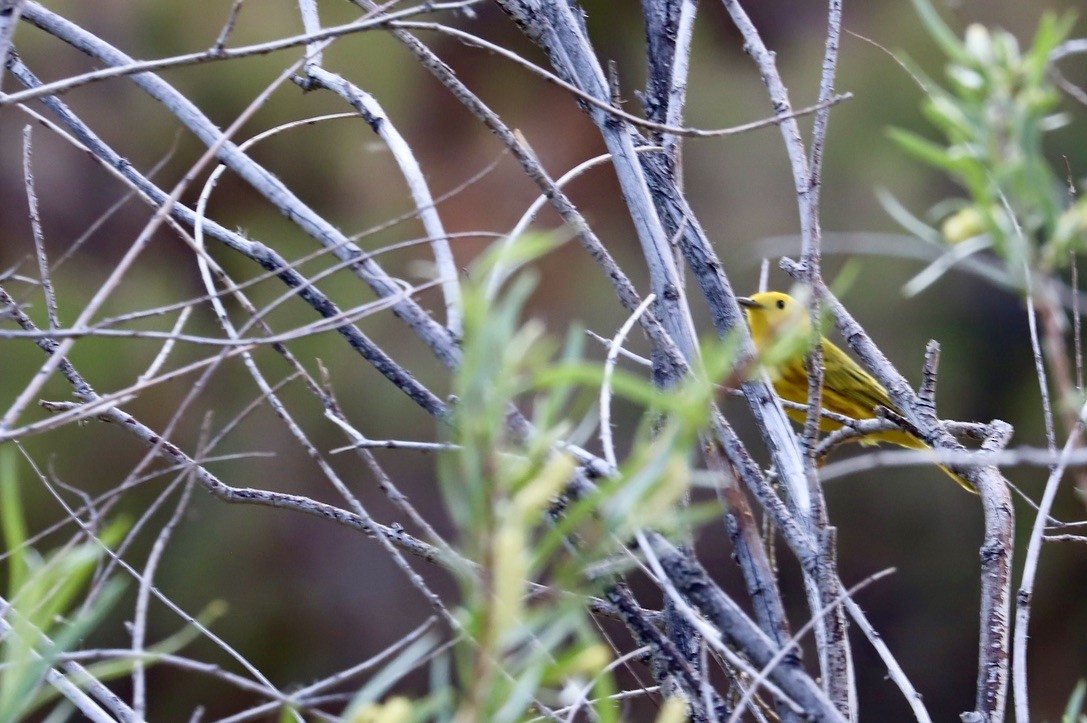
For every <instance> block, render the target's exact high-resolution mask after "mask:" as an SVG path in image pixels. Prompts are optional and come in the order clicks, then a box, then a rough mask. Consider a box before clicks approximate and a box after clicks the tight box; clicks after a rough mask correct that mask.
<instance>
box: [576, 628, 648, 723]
mask: <svg viewBox="0 0 1087 723" xmlns="http://www.w3.org/2000/svg"><path fill="white" fill-rule="evenodd" d="M648 652H649V646H647V645H643V646H642V647H640V648H635V649H634V650H631V651H630V652H628V653H624V654H623V655H621V656H619V657H618V658H615V659H614V660H612V661H611V662H609V663H608V664H607V665H605V666H604V667H603V668H601V669H600V670H599V671H595V674H594V675H593V678H592V680H590V681H589V682H588V683H586V684H585V685H584V686H582V687H581V689H580V690H578V691H577V693H576V694H575V695H574V702H573V703H570V704H569V705H568V706H567V707H566V708H564V709H560V710H557V711H555V713H557V714H560V715H562V714H565V715H566V719H565V722H564V723H574V720H575V716H577V712H578V710H580V709H581V707H582V706H583V705H585V704H586V703H590V702H591V701H590V700H589V693H591V692H592V690H593V688H594V687H596V684H597V683H598V682H599V681H600V679H601V678H602V677H603V676H605V675H607V674H608V673H610V672H612V671H613V670H615V669H616V668H618V667H619V666H621V665H622V666H625V665H626V664H627V663H628V662H629V661H631V660H636V659H637V658H640V657H641V656H643V655H646V654H647V653H648Z"/></svg>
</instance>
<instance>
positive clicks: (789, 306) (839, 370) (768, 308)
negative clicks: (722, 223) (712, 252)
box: [737, 291, 975, 492]
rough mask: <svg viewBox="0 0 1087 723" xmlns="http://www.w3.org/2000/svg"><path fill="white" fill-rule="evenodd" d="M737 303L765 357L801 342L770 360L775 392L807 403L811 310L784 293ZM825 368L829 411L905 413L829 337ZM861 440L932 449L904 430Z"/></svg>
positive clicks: (826, 426) (831, 425) (824, 424)
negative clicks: (778, 345) (782, 342)
mask: <svg viewBox="0 0 1087 723" xmlns="http://www.w3.org/2000/svg"><path fill="white" fill-rule="evenodd" d="M737 301H739V302H740V305H741V306H743V307H744V309H745V310H746V312H747V323H748V325H749V326H750V327H751V338H752V340H753V341H754V342H755V348H756V349H758V350H759V352H760V353H765V352H770V354H769V355H770V356H771V357H772V356H773V351H774V343H775V342H776V341H778V340H785V341H788V340H789V339H790V338H791V339H793V340H800V341H801V344H799V345H793V346H791V347H789V348H788V349H787V350H786V351H785V353H784V357H783V358H782V359H780V360H776V361H775V360H773V359H770V375H771V381H772V382H773V384H774V391H776V392H777V393H778V395H779V396H780V397H781V398H782V399H785V400H788V401H790V402H796V403H798V404H807V402H808V370H807V368H806V367H805V365H804V358H805V356H806V355H807V339H808V338H809V330H810V329H811V323H810V321H809V319H808V310H807V308H806V307H805V306H804V305H803V304H799V303H797V301H796V300H795V299H794V298H793V297H791V296H789V295H788V294H783V293H781V292H779V291H768V292H766V293H761V294H755V295H754V296H752V297H750V298H746V297H742V298H738V299H737ZM823 368H824V370H825V371H824V372H823V409H826V410H827V411H830V412H834V413H836V414H841V415H844V416H847V417H852V418H853V419H874V418H875V416H876V412H875V410H876V407H886V408H887V409H890V410H891V411H894V412H898V413H899V414H901V412H899V410H898V408H897V407H895V405H894V403H892V402H891V398H890V396H889V395H888V394H887V390H886V389H884V388H883V385H881V384H880V383H879V382H877V381H876V380H875V379H873V378H872V376H871V375H870V374H869V373H868V372H866V371H864V370H863V369H861V367H860V365H859V364H857V362H855V361H853V359H852V358H850V357H849V356H848V355H847V354H846V353H845V352H844V351H842V350H841V349H839V348H838V347H836V346H834V344H832V343H831V342H830V341H829V340H828V339H827V338H826V337H823ZM785 413H786V414H788V415H789V416H790V417H792V418H793V419H794V420H796V421H798V422H804V421H805V413H804V412H802V411H800V410H797V409H786V410H785ZM841 426H842V425H841V424H840V423H839V422H836V421H834V420H832V419H827V418H825V417H824V418H823V419H822V420H820V422H819V428H820V429H822V430H823V431H824V432H833V431H834V430H836V429H840V428H841ZM859 441H860V443H861V444H877V443H879V442H889V443H890V444H897V445H899V446H900V447H909V448H911V449H928V448H929V447H928V445H927V444H925V443H924V442H923V441H922V440H920V439H918V438H917V437H915V436H914V435H912V434H910V433H909V432H906V431H905V430H899V429H896V430H892V431H887V432H878V433H876V434H870V435H866V436H865V437H862V438H861V439H860V440H859ZM941 469H943V470H944V471H945V472H947V473H948V475H950V476H951V478H952V479H954V480H955V481H956V482H958V483H959V484H960V485H962V486H963V487H965V488H966V489H967V490H970V491H971V492H974V491H975V490H974V486H973V485H972V484H970V483H969V482H967V481H966V480H965V479H963V478H962V477H960V476H959V475H957V474H955V473H954V472H952V471H951V470H949V469H947V468H946V467H943V466H941Z"/></svg>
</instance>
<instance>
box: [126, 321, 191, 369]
mask: <svg viewBox="0 0 1087 723" xmlns="http://www.w3.org/2000/svg"><path fill="white" fill-rule="evenodd" d="M192 310H193V307H192V306H186V307H184V308H182V309H181V313H180V314H178V315H177V321H176V322H174V328H173V329H171V330H170V337H168V338H167V339H166V343H164V344H163V345H162V348H161V349H159V353H158V354H157V355H156V356H155V358H154V359H153V360H152V361H151V363H150V364H149V365H148V366H147V369H146V370H145V371H144V372H143V374H140V376H138V377H136V381H138V382H145V381H147V380H148V379H151V378H153V377H154V376H155V375H157V374H158V373H159V370H160V369H162V367H163V365H164V364H166V360H167V359H169V358H170V353H171V352H173V350H174V344H175V343H176V339H175V338H173V337H176V336H177V335H178V334H180V333H181V330H182V329H183V328H184V327H185V324H186V323H187V322H188V321H189V316H191V315H192Z"/></svg>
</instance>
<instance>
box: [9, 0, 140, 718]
mask: <svg viewBox="0 0 1087 723" xmlns="http://www.w3.org/2000/svg"><path fill="white" fill-rule="evenodd" d="M0 1H2V0H0ZM11 612H12V611H11V604H10V603H8V602H7V601H6V600H4V599H2V598H0V639H2V638H6V637H7V636H9V635H17V634H18V633H16V632H15V630H14V629H13V628H12V626H11V623H9V622H8V621H7V616H8V615H9V614H10V613H11ZM42 635H43V637H44V634H42ZM30 654H31V655H32V656H34V658H35V660H41V659H42V658H41V654H40V653H38V651H37V650H35V649H34V648H31V649H30ZM73 665H76V664H75V663H73ZM44 677H45V680H46V682H47V683H49V685H51V686H53V687H54V688H56V689H57V691H58V692H59V693H60V694H61V695H62V696H64V697H65V698H66V699H67V700H68V701H69V702H70V703H71V704H72V705H73V706H74V707H75V708H76V709H77V710H78V711H79V712H80V713H82V714H83V715H85V716H87V719H88V720H90V721H92V723H136V721H137V720H138V719H136V718H126V717H125V716H123V715H119V714H117V713H116V712H110V711H107V710H106V709H105V708H103V707H102V706H103V705H107V704H105V703H102V704H100V703H99V702H98V701H96V700H95V699H94V698H92V697H91V696H89V695H88V694H87V693H86V692H85V691H83V690H82V689H80V687H79V685H77V684H76V683H74V682H72V680H71V678H70V677H69V676H68V675H65V674H64V673H61V672H60V671H58V670H57V669H56V668H54V667H52V666H50V667H48V668H46V670H45V673H44ZM87 677H88V678H89V677H90V676H89V675H88V676H87ZM85 680H86V679H83V680H80V683H83V684H85ZM117 700H118V701H119V700H120V699H117ZM114 716H116V717H114Z"/></svg>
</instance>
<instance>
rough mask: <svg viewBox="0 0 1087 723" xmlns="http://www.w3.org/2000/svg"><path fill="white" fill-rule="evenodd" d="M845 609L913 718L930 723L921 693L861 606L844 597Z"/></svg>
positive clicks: (930, 717)
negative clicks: (883, 667) (869, 645)
mask: <svg viewBox="0 0 1087 723" xmlns="http://www.w3.org/2000/svg"><path fill="white" fill-rule="evenodd" d="M845 609H846V612H848V613H849V615H850V617H852V618H853V622H854V623H856V624H857V627H859V628H860V629H861V632H862V633H864V637H866V638H867V639H868V642H869V643H870V644H871V645H872V647H873V648H875V650H876V654H877V655H879V657H880V659H881V660H882V661H883V664H884V665H885V666H886V667H887V675H888V677H890V679H891V680H892V681H893V682H894V684H895V685H897V686H898V689H899V690H900V691H902V694H903V695H904V696H905V698H906V703H907V704H909V706H910V710H912V711H913V717H914V720H916V721H917V723H932V716H930V715H929V712H928V710H927V709H926V708H925V701H924V699H923V698H922V697H921V694H920V693H919V692H918V691H917V689H916V688H914V687H913V683H911V682H910V679H909V678H908V677H906V673H905V671H904V670H902V666H901V665H899V664H898V661H897V660H896V659H895V657H894V654H893V653H892V652H891V649H890V647H888V646H887V643H886V641H884V639H883V636H882V635H880V634H879V633H878V632H877V631H876V629H875V627H874V626H873V625H872V623H871V622H870V621H869V620H868V618H867V616H866V615H865V614H864V611H863V610H861V606H860V605H858V604H857V603H855V602H854V601H853V598H851V597H846V598H845Z"/></svg>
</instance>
